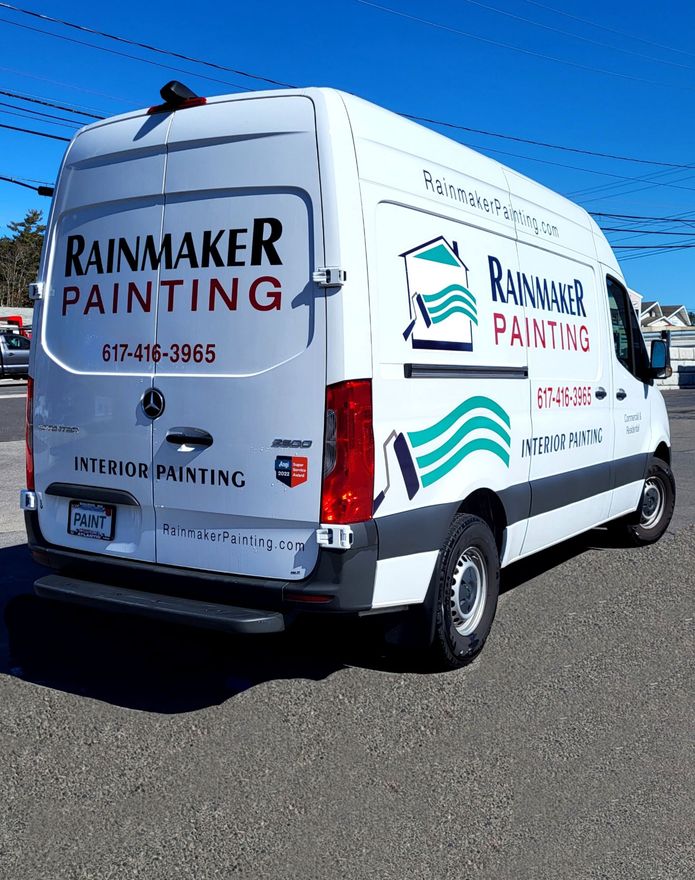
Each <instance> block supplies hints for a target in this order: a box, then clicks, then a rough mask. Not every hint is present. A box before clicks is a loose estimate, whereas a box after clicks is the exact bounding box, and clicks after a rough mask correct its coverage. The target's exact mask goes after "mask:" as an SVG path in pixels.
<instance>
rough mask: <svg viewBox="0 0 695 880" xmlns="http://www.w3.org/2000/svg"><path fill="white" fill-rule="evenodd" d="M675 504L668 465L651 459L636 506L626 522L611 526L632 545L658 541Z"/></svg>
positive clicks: (673, 485)
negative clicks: (637, 505)
mask: <svg viewBox="0 0 695 880" xmlns="http://www.w3.org/2000/svg"><path fill="white" fill-rule="evenodd" d="M675 504H676V481H675V480H674V479H673V472H672V471H671V468H670V467H669V465H668V464H667V463H666V462H665V461H662V460H661V459H660V458H652V460H651V461H650V463H649V467H648V469H647V473H646V475H645V478H644V488H643V489H642V495H641V497H640V503H639V507H638V508H637V510H636V511H635V513H634V514H633V515H632V516H630V517H629V518H628V519H626V520H621V521H620V522H618V523H616V524H615V526H613V531H617V532H619V533H620V534H621V535H623V536H624V537H625V539H626V540H627V541H628V543H630V544H632V545H633V546H637V547H640V546H644V545H645V544H653V543H654V542H655V541H658V540H659V538H660V537H661V536H662V535H663V534H664V532H665V531H666V529H667V528H668V526H669V523H670V522H671V517H672V516H673V508H674V506H675Z"/></svg>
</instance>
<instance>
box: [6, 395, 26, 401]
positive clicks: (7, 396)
mask: <svg viewBox="0 0 695 880" xmlns="http://www.w3.org/2000/svg"><path fill="white" fill-rule="evenodd" d="M11 397H26V394H0V400H9V399H10V398H11Z"/></svg>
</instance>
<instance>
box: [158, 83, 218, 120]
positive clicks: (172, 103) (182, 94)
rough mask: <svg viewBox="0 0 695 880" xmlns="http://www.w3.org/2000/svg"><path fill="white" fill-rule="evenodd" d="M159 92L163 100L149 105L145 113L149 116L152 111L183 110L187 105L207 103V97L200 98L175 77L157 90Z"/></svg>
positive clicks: (168, 111)
mask: <svg viewBox="0 0 695 880" xmlns="http://www.w3.org/2000/svg"><path fill="white" fill-rule="evenodd" d="M159 94H160V95H161V96H162V99H163V101H164V103H163V104H156V105H155V106H154V107H150V109H149V110H148V111H147V113H148V114H149V115H150V116H151V115H152V114H153V113H171V111H172V110H185V109H186V108H187V107H200V106H201V105H202V104H205V103H207V98H201V96H200V95H196V93H195V92H194V91H193V90H192V89H189V88H188V86H185V85H184V84H183V83H181V82H179V81H178V80H176V79H172V80H171V81H170V82H168V83H167V84H166V85H165V86H162V88H161V89H160V90H159Z"/></svg>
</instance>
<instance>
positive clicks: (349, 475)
mask: <svg viewBox="0 0 695 880" xmlns="http://www.w3.org/2000/svg"><path fill="white" fill-rule="evenodd" d="M373 496H374V432H373V428H372V383H371V381H370V380H369V379H357V380H354V381H351V382H339V383H338V384H337V385H329V387H328V388H327V389H326V437H325V446H324V457H323V492H322V495H321V522H323V523H354V522H360V521H362V520H366V519H371V517H372V504H373Z"/></svg>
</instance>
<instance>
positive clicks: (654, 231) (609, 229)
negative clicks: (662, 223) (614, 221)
mask: <svg viewBox="0 0 695 880" xmlns="http://www.w3.org/2000/svg"><path fill="white" fill-rule="evenodd" d="M601 230H602V231H603V232H634V233H635V234H636V235H683V232H682V231H681V232H671V231H670V230H664V229H637V227H635V226H633V227H631V228H630V227H625V226H602V227H601ZM693 235H695V231H694V232H693Z"/></svg>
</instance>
